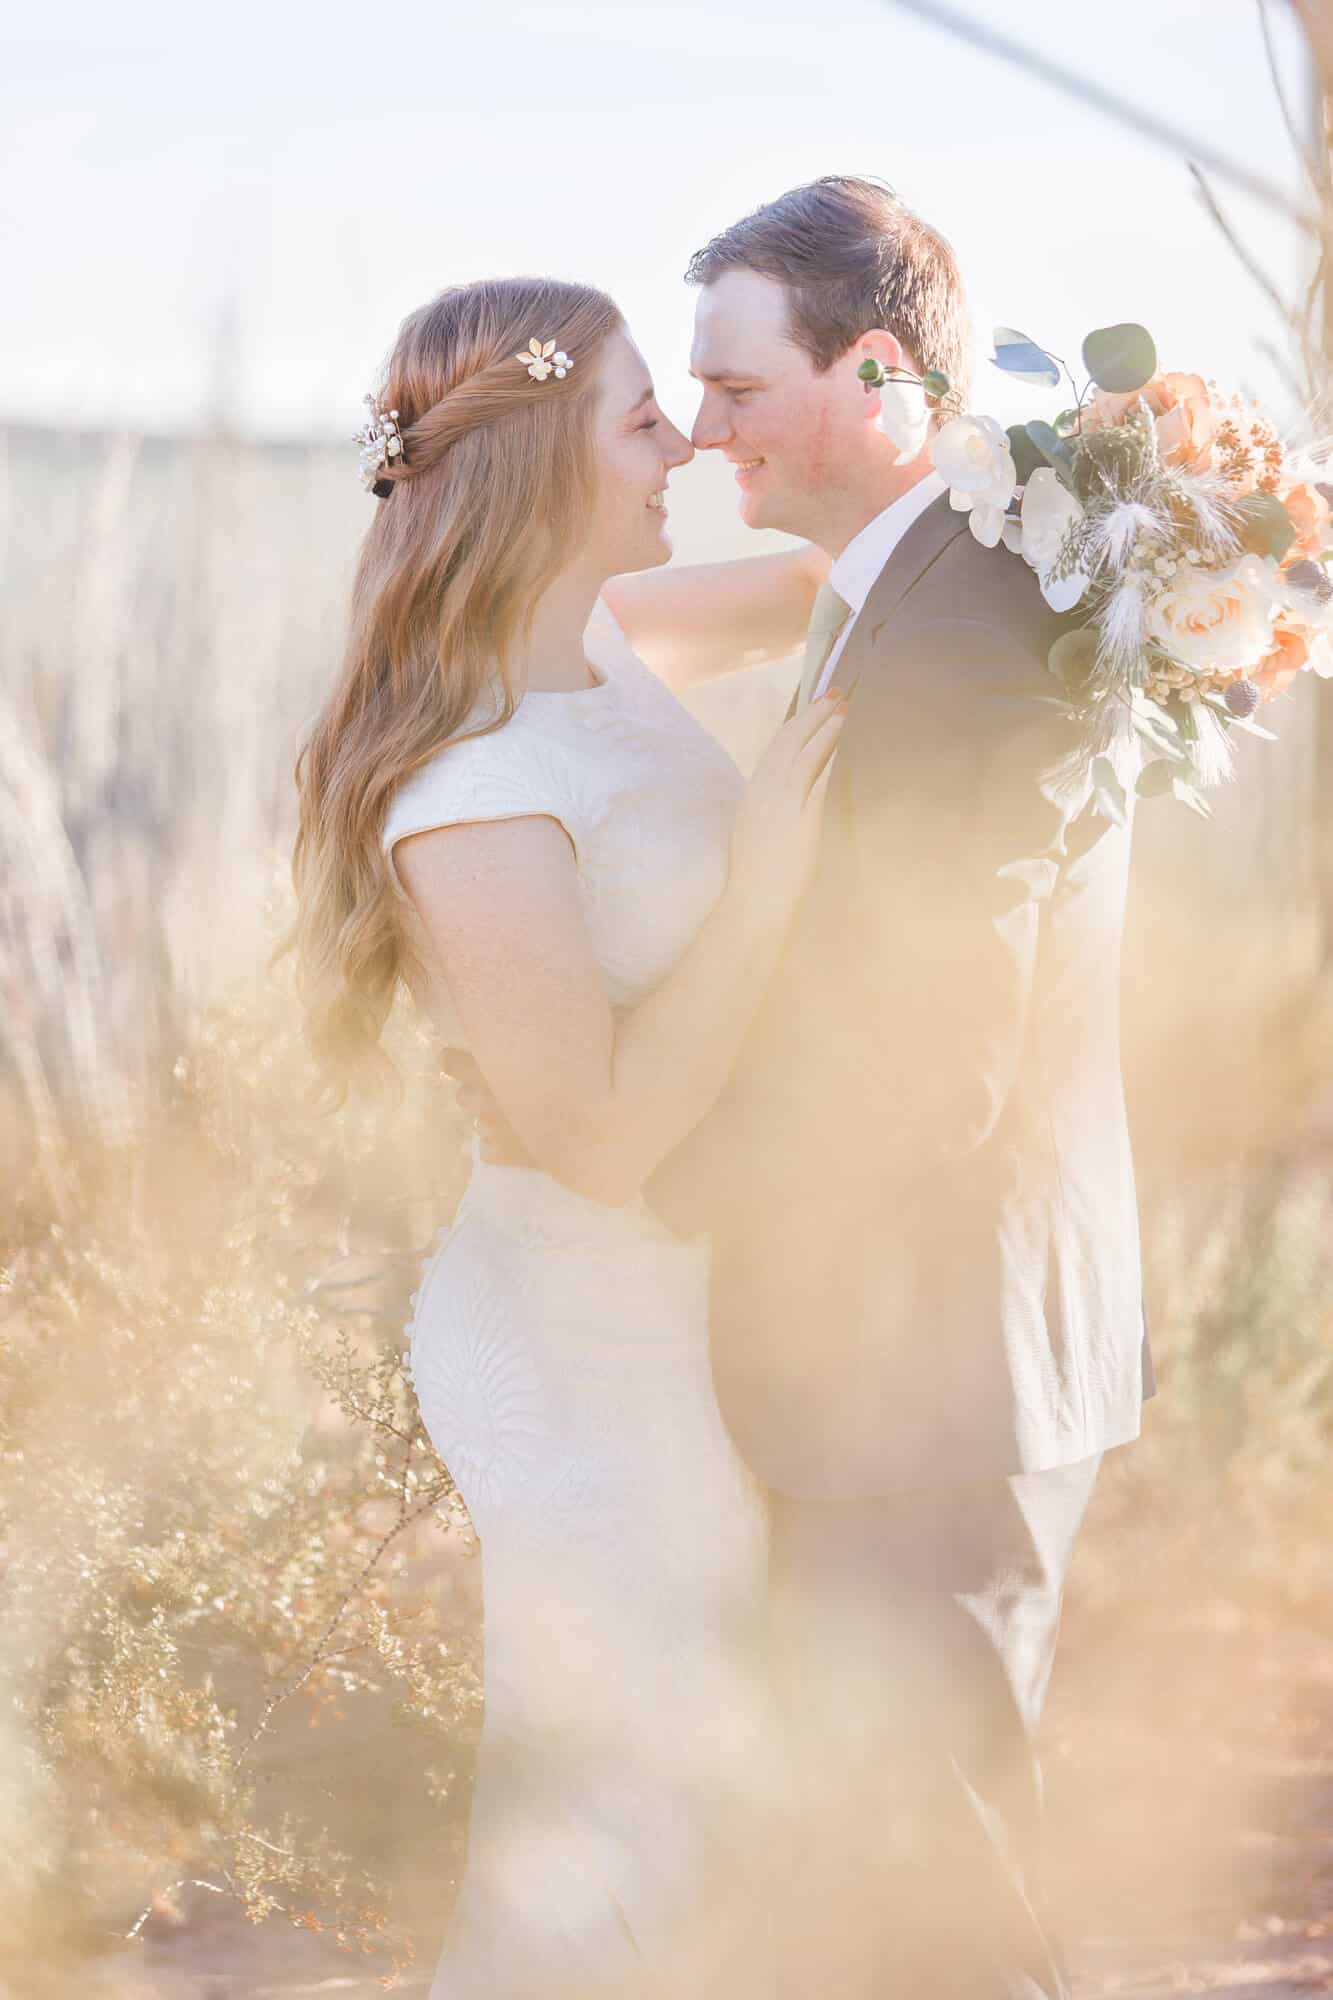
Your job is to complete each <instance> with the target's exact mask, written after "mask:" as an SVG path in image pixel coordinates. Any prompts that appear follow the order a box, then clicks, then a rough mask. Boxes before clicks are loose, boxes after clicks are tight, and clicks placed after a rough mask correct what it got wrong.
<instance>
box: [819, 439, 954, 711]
mask: <svg viewBox="0 0 1333 2000" xmlns="http://www.w3.org/2000/svg"><path fill="white" fill-rule="evenodd" d="M947 491H948V488H947V487H946V485H945V483H944V481H943V480H942V479H941V478H940V475H939V473H938V472H934V471H931V472H928V473H926V475H925V477H924V478H922V479H918V480H917V482H916V485H915V486H909V487H908V489H907V491H906V493H900V494H899V495H898V498H897V499H896V500H891V501H890V502H889V504H888V506H887V507H886V508H885V509H884V512H883V513H882V514H876V516H875V518H874V520H873V521H867V522H866V524H865V526H864V528H862V530H861V532H860V534H859V535H853V536H852V539H851V540H850V542H848V544H847V546H846V548H845V549H844V550H843V552H842V554H841V555H840V556H839V557H838V559H837V561H836V562H835V563H834V564H833V566H832V568H831V569H830V570H829V573H828V580H829V582H830V583H831V584H832V585H833V588H834V589H835V590H836V591H837V593H838V595H839V597H841V598H842V599H843V601H844V603H846V604H848V605H850V606H851V615H850V617H849V618H848V620H847V623H846V624H845V625H844V626H843V628H842V630H841V632H839V634H838V637H837V639H836V641H835V643H834V646H833V650H832V651H831V652H830V654H829V656H828V658H827V660H825V662H824V671H823V672H822V673H821V674H820V676H819V680H818V683H817V684H816V686H815V689H814V692H813V695H812V697H811V698H812V700H816V701H817V700H818V698H819V696H820V695H821V694H823V692H824V690H825V688H826V687H827V686H828V685H829V683H830V681H831V680H832V678H833V669H834V668H835V667H836V666H837V664H838V656H839V654H840V653H841V652H842V649H843V647H844V646H845V645H846V644H847V640H848V638H849V636H850V634H851V629H852V627H853V625H855V623H856V621H857V619H858V617H859V616H860V614H861V610H862V607H863V606H864V604H865V601H866V599H867V597H869V595H870V593H871V590H872V589H873V588H874V584H875V579H876V577H877V576H878V575H879V573H880V571H881V570H882V569H883V567H884V565H885V563H886V562H887V561H888V560H889V557H890V556H891V555H892V554H893V552H894V550H895V549H896V548H897V546H898V544H899V542H900V541H901V540H902V538H903V536H904V535H905V534H906V533H907V530H908V529H909V528H910V527H911V525H912V523H913V521H915V519H916V517H917V515H918V514H924V513H925V511H926V509H927V507H929V505H930V503H931V501H932V500H938V499H939V497H940V495H941V493H946V492H947Z"/></svg>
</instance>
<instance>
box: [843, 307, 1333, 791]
mask: <svg viewBox="0 0 1333 2000" xmlns="http://www.w3.org/2000/svg"><path fill="white" fill-rule="evenodd" d="M1082 355H1083V364H1084V367H1085V368H1086V370H1087V375H1088V380H1087V381H1086V382H1085V383H1084V385H1083V386H1082V388H1080V387H1079V385H1078V384H1077V383H1076V382H1075V380H1074V378H1073V376H1072V374H1071V372H1070V370H1069V368H1068V367H1067V365H1066V364H1065V363H1064V362H1063V361H1060V360H1059V359H1058V358H1057V357H1056V356H1054V355H1052V354H1050V353H1048V352H1047V350H1046V349H1045V348H1042V347H1039V346H1038V345H1037V344H1036V343H1035V342H1034V341H1031V340H1029V339H1028V338H1027V337H1026V335H1024V334H1021V333H1017V332H1014V331H1013V330H1012V329H1011V328H1007V327H1000V328H998V329H997V330H996V334H995V354H994V357H993V359H994V362H995V365H996V366H997V367H999V368H1001V369H1003V370H1004V371H1005V372H1006V373H1007V374H1009V375H1012V376H1014V377H1016V378H1017V379H1018V380H1020V381H1023V382H1026V383H1029V384H1031V385H1032V386H1033V387H1035V388H1044V389H1057V388H1058V387H1059V386H1060V383H1061V380H1062V378H1064V379H1067V380H1068V383H1069V387H1070V391H1071V393H1072V394H1073V396H1074V399H1075V400H1074V402H1073V403H1072V405H1071V406H1070V407H1068V408H1067V409H1065V410H1062V411H1061V412H1060V413H1059V415H1057V416H1056V417H1055V419H1054V421H1053V422H1046V421H1043V420H1041V419H1033V420H1031V421H1029V422H1027V423H1022V424H1012V425H1010V426H1009V428H1008V429H1007V430H1006V429H1004V428H1002V427H1001V425H1000V424H998V423H997V422H996V421H995V419H994V418H993V417H988V416H982V415H977V414H975V413H973V412H970V411H967V410H964V409H963V408H962V407H961V405H960V403H959V401H958V399H957V397H956V396H955V395H954V394H953V392H952V389H951V386H950V384H949V382H948V380H947V378H946V377H945V376H944V375H942V374H941V373H940V371H939V370H935V369H932V370H929V371H928V372H927V373H925V374H924V375H921V376H917V375H914V374H913V373H912V372H911V371H910V370H908V369H904V368H894V369H886V368H885V367H883V366H882V364H881V363H879V362H877V361H873V360H872V361H866V362H863V363H862V365H861V368H860V370H859V373H860V376H861V379H862V380H863V381H864V383H865V385H866V388H867V390H871V389H879V390H881V391H882V392H883V393H884V394H885V395H886V397H888V398H889V399H890V400H889V403H888V405H887V407H886V408H885V411H884V423H885V428H886V430H888V432H889V434H890V435H891V436H892V437H893V438H894V441H895V442H896V443H897V444H898V445H899V448H900V450H904V451H910V450H913V449H915V450H918V451H919V450H920V449H921V447H922V445H923V444H925V443H926V441H927V428H926V426H927V423H928V413H929V411H930V409H932V408H933V409H934V411H935V412H936V414H937V419H938V421H937V424H936V427H935V429H934V430H933V432H931V433H930V434H929V452H930V458H931V461H932V463H933V464H934V466H935V468H936V470H937V471H938V472H939V473H940V475H941V476H942V477H943V478H944V480H945V481H946V482H947V484H948V486H949V493H950V500H951V503H952V505H953V506H954V507H955V508H956V509H957V510H958V511H959V512H962V513H966V514H967V516H968V524H969V526H970V528H971V531H972V533H973V535H974V536H975V537H976V539H977V540H978V541H979V542H981V543H982V544H983V545H984V546H985V547H987V548H993V547H995V546H996V545H997V544H998V543H1001V542H1002V543H1003V545H1004V546H1005V547H1006V548H1007V549H1010V550H1012V551H1013V552H1014V553H1015V554H1016V555H1018V556H1020V557H1022V558H1023V559H1024V560H1025V561H1026V562H1027V563H1028V564H1029V566H1030V567H1031V568H1032V569H1033V570H1034V571H1035V573H1036V577H1037V580H1038V584H1039V586H1040V589H1041V591H1042V594H1043V596H1044V597H1045V599H1046V601H1047V603H1048V604H1049V605H1050V606H1051V608H1052V610H1054V611H1057V612H1060V613H1066V614H1069V617H1070V624H1069V628H1068V629H1067V630H1065V631H1064V632H1063V633H1062V634H1061V636H1060V637H1059V639H1058V640H1057V641H1056V643H1055V645H1054V646H1053V647H1052V649H1051V655H1050V666H1051V670H1052V672H1053V673H1054V674H1055V676H1056V678H1057V679H1058V680H1059V682H1060V683H1061V686H1062V687H1063V689H1064V696H1063V700H1064V701H1065V704H1066V706H1067V708H1068V710H1069V713H1070V715H1071V718H1072V719H1073V720H1074V721H1075V722H1076V723H1077V724H1078V725H1079V726H1080V737H1079V740H1080V743H1081V744H1082V745H1083V746H1085V762H1086V765H1087V769H1088V772H1089V775H1090V781H1091V787H1092V793H1093V796H1094V798H1095V800H1096V803H1097V807H1098V809H1099V810H1100V811H1101V812H1103V813H1105V814H1106V815H1107V816H1108V817H1109V818H1112V819H1116V820H1123V819H1124V817H1125V806H1126V800H1125V794H1124V790H1123V786H1122V785H1121V782H1120V778H1119V776H1118V774H1117V771H1116V767H1115V763H1114V761H1113V759H1112V757H1111V756H1110V755H1109V754H1108V752H1109V750H1110V749H1111V746H1112V745H1113V744H1114V742H1115V741H1116V739H1117V738H1118V737H1119V736H1121V735H1122V734H1123V733H1124V731H1125V730H1126V729H1127V728H1128V729H1132V730H1134V731H1137V733H1138V734H1139V736H1140V737H1141V738H1142V739H1143V741H1144V748H1145V755H1144V759H1143V763H1142V768H1141V770H1140V774H1139V777H1138V781H1137V789H1138V790H1139V792H1140V793H1142V794H1144V795H1148V796H1151V795H1154V794H1157V793H1171V794H1172V795H1173V796H1174V797H1176V798H1177V799H1178V800H1180V801H1181V803H1182V804H1184V805H1187V806H1189V807H1190V808H1191V809H1192V810H1193V811H1195V812H1198V813H1201V814H1202V815H1203V816H1204V817H1209V816H1210V815H1211V807H1210V806H1209V804H1208V801H1207V798H1206V797H1205V792H1206V790H1207V788H1208V787H1209V786H1211V785H1213V784H1216V783H1217V782H1218V781H1219V780H1220V779H1222V778H1225V777H1226V776H1228V775H1229V773H1230V770H1231V744H1230V737H1231V735H1232V732H1233V731H1235V730H1237V729H1242V730H1246V731H1248V732H1249V733H1250V734H1253V735H1258V736H1263V737H1267V738H1268V739H1269V740H1270V741H1271V740H1273V732H1272V731H1271V730H1269V729H1267V728H1265V727H1263V725H1262V724H1261V723H1259V722H1258V721H1257V720H1256V715H1257V712H1258V711H1259V710H1260V709H1266V708H1267V705H1268V704H1271V703H1272V702H1273V701H1275V700H1276V699H1277V698H1278V697H1279V696H1281V695H1283V694H1285V692H1286V691H1287V689H1288V688H1289V687H1290V685H1291V683H1292V682H1293V681H1294V680H1295V679H1296V677H1297V675H1299V674H1300V673H1302V672H1305V671H1307V670H1309V671H1312V672H1314V673H1315V674H1317V675H1320V676H1321V677H1323V678H1330V677H1333V578H1331V577H1330V575H1329V569H1328V564H1329V562H1330V560H1333V548H1330V547H1329V546H1328V544H1329V541H1330V530H1329V512H1330V508H1329V503H1330V501H1331V500H1333V486H1330V485H1327V484H1325V483H1324V482H1323V481H1322V479H1321V478H1320V476H1319V474H1320V471H1321V469H1322V468H1321V466H1320V465H1319V464H1318V463H1317V462H1316V461H1315V460H1314V459H1313V458H1307V459H1303V458H1302V457H1301V456H1300V455H1299V454H1298V453H1297V452H1296V451H1295V450H1294V449H1293V448H1291V447H1290V446H1289V445H1288V444H1287V443H1286V442H1285V441H1284V439H1283V438H1282V436H1281V434H1280V432H1279V431H1278V428H1277V426H1276V425H1275V424H1274V422H1273V421H1272V419H1271V418H1270V417H1269V416H1267V415H1266V413H1265V412H1264V411H1263V410H1261V409H1260V408H1259V407H1258V406H1257V405H1255V404H1253V403H1252V402H1250V401H1248V400H1247V399H1246V398H1244V397H1242V396H1238V395H1226V394H1224V393H1223V391H1221V390H1220V389H1219V388H1218V386H1217V384H1216V383H1214V382H1205V381H1204V379H1203V378H1202V376H1199V375H1190V374H1181V373H1163V372H1162V371H1160V370H1159V368H1158V362H1157V351H1156V348H1155V346H1154V343H1153V340H1152V337H1151V335H1150V334H1149V333H1148V332H1147V330H1146V329H1145V328H1144V327H1141V326H1138V325H1135V324H1124V325H1119V326H1111V327H1102V328H1099V329H1098V330H1097V331H1096V332H1093V333H1090V334H1089V335H1088V337H1087V339H1086V340H1085V341H1084V343H1083V349H1082ZM913 396H914V397H915V404H913V402H912V398H913Z"/></svg>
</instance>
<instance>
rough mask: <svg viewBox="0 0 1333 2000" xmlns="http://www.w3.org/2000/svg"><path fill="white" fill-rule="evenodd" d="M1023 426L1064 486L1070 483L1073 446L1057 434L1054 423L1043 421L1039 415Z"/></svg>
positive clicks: (1071, 478)
mask: <svg viewBox="0 0 1333 2000" xmlns="http://www.w3.org/2000/svg"><path fill="white" fill-rule="evenodd" d="M1024 428H1025V429H1026V431H1027V434H1028V437H1029V438H1030V439H1031V441H1032V443H1033V444H1034V445H1035V446H1036V448H1037V450H1038V451H1039V452H1040V453H1041V455H1042V458H1043V459H1044V460H1045V461H1046V463H1047V465H1053V466H1054V467H1055V469H1056V471H1057V472H1058V473H1059V475H1060V478H1061V480H1062V481H1063V483H1064V484H1065V485H1066V486H1070V485H1072V483H1073V477H1074V448H1073V446H1072V445H1071V444H1069V443H1067V442H1066V440H1065V439H1064V438H1062V437H1061V436H1060V435H1059V433H1058V431H1057V430H1056V429H1055V427H1054V425H1052V424H1047V423H1043V422H1042V420H1041V418H1040V417H1036V418H1034V419H1033V420H1032V421H1031V422H1030V423H1028V424H1026V425H1025V426H1024Z"/></svg>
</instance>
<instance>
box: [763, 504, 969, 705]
mask: <svg viewBox="0 0 1333 2000" xmlns="http://www.w3.org/2000/svg"><path fill="white" fill-rule="evenodd" d="M966 527H967V516H966V515H965V514H959V513H956V512H955V511H954V509H953V508H952V507H951V506H950V505H949V496H948V494H947V493H941V494H940V496H939V498H938V499H937V500H932V501H931V503H930V505H929V507H927V508H926V509H925V511H924V513H921V514H918V515H917V517H916V519H915V521H913V523H912V525H911V527H910V528H909V529H908V530H907V533H906V534H905V535H904V536H903V538H902V540H901V541H900V542H899V543H898V545H897V547H896V548H895V549H894V551H893V553H892V554H891V555H890V557H889V559H888V561H887V562H886V563H885V565H884V567H883V569H882V570H881V571H880V573H879V575H878V576H877V577H876V578H875V581H874V583H873V584H872V585H871V587H870V595H869V597H867V599H866V601H865V603H864V604H863V605H862V607H861V610H860V614H859V616H858V617H857V619H856V621H855V623H854V624H853V626H852V629H851V631H850V632H849V633H848V635H847V644H846V645H845V646H844V647H843V649H842V651H841V653H840V654H839V655H838V664H837V667H836V669H835V671H834V679H835V681H836V682H837V683H838V685H839V686H845V685H846V683H847V682H848V681H850V680H853V679H858V680H859V678H860V676H861V674H862V673H863V672H864V671H865V668H866V666H867V664H868V663H869V661H870V658H871V656H872V653H873V651H874V645H875V639H876V637H877V635H878V633H879V631H880V628H881V627H882V626H883V625H885V624H886V623H887V622H888V620H889V618H890V617H891V615H892V614H893V612H894V611H896V610H897V608H898V606H899V605H900V604H901V602H902V600H903V599H904V597H906V595H907V593H908V591H909V590H911V589H913V588H914V586H915V585H916V584H918V583H919V582H920V581H921V578H922V577H923V576H924V575H925V573H926V571H927V570H928V569H929V568H930V566H931V564H932V563H934V562H935V561H936V560H937V559H938V558H939V557H940V556H942V555H943V553H944V551H945V550H946V549H947V548H948V546H949V544H950V542H953V541H956V540H957V538H958V536H959V535H960V534H962V533H963V532H964V530H965V529H966ZM800 692H801V687H800V681H799V679H798V680H797V683H796V692H795V694H793V696H792V698H791V706H790V707H789V708H788V710H787V720H788V721H790V720H791V718H792V716H793V715H795V713H796V704H797V701H798V700H799V698H800Z"/></svg>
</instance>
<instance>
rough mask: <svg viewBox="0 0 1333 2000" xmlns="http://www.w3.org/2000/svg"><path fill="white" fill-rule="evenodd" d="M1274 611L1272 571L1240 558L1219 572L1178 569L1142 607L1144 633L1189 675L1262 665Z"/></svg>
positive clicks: (1262, 562)
mask: <svg viewBox="0 0 1333 2000" xmlns="http://www.w3.org/2000/svg"><path fill="white" fill-rule="evenodd" d="M1278 609H1279V599H1278V595H1277V565H1276V564H1275V563H1273V562H1272V561H1271V560H1269V559H1267V558H1265V557H1262V556H1256V555H1245V556H1242V557H1241V558H1240V559H1239V561H1237V562H1234V563H1229V564H1228V565H1227V567H1226V568H1225V569H1203V568H1202V567H1197V568H1196V567H1195V566H1194V565H1193V564H1191V563H1182V564H1181V565H1180V567H1179V568H1178V569H1177V571H1176V574H1175V576H1174V577H1173V578H1172V579H1171V581H1170V582H1169V583H1167V584H1166V585H1164V587H1163V588H1162V589H1161V590H1159V591H1158V592H1157V594H1156V596H1155V597H1154V598H1153V599H1152V602H1151V603H1150V605H1149V607H1148V630H1149V632H1150V633H1151V635H1152V637H1153V638H1154V639H1156V641H1157V643H1158V645H1159V646H1160V647H1161V648H1162V651H1163V652H1164V653H1166V654H1167V655H1168V656H1169V657H1170V658H1171V659H1172V660H1174V661H1175V662H1176V663H1177V665H1179V666H1182V667H1188V668H1189V669H1190V670H1191V672H1193V673H1197V674H1203V673H1233V672H1234V671H1235V670H1236V669H1237V668H1238V667H1240V668H1249V667H1253V666H1254V665H1256V663H1257V662H1258V661H1259V660H1261V659H1263V658H1264V656H1265V654H1266V653H1267V652H1268V651H1269V649H1270V647H1271V646H1272V643H1273V640H1272V633H1273V619H1274V616H1275V615H1276V613H1277V611H1278Z"/></svg>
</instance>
